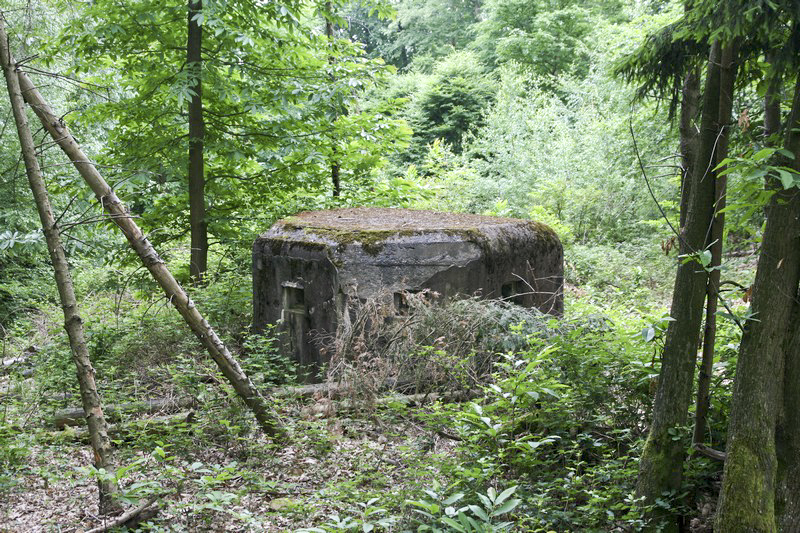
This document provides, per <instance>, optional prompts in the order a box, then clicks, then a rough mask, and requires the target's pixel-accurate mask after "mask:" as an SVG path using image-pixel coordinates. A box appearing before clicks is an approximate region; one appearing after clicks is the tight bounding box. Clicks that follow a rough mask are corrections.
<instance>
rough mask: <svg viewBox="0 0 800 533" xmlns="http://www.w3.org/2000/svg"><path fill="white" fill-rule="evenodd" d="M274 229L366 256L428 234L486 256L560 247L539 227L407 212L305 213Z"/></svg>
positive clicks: (503, 220)
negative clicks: (530, 243)
mask: <svg viewBox="0 0 800 533" xmlns="http://www.w3.org/2000/svg"><path fill="white" fill-rule="evenodd" d="M277 226H278V227H282V228H283V229H284V230H286V231H302V232H303V233H305V234H308V235H315V236H318V237H321V238H323V239H325V240H328V241H332V242H335V243H336V244H337V245H339V246H341V247H343V248H346V247H347V246H348V245H350V244H358V245H360V246H361V247H362V249H363V250H364V251H365V252H366V253H368V254H370V255H377V254H379V253H381V252H382V251H383V249H384V247H385V246H386V240H387V239H389V238H391V237H405V236H413V235H425V234H431V233H444V234H446V235H450V236H453V237H457V238H458V239H460V240H464V241H467V242H472V243H474V244H476V245H478V246H479V247H481V248H482V249H483V251H484V253H485V254H486V255H487V256H491V255H495V254H493V253H492V252H497V251H499V250H493V248H496V247H498V246H500V247H502V248H508V247H509V246H511V245H512V242H513V241H516V240H518V239H520V238H522V239H523V240H538V241H544V242H545V243H547V244H550V245H559V243H560V241H559V239H558V236H557V235H556V234H555V232H554V231H553V230H552V229H551V228H549V227H548V226H546V225H544V224H542V223H539V222H534V221H529V220H519V219H513V218H502V217H490V216H482V215H469V214H463V213H444V212H437V211H422V210H419V211H418V210H411V209H389V208H353V209H334V210H328V211H308V212H305V213H300V214H299V215H296V216H293V217H288V218H286V219H283V220H280V221H279V222H278V223H277ZM494 232H497V234H498V235H497V238H493V237H492V233H494ZM522 235H525V237H523V236H522ZM509 239H510V240H509ZM505 241H509V242H505Z"/></svg>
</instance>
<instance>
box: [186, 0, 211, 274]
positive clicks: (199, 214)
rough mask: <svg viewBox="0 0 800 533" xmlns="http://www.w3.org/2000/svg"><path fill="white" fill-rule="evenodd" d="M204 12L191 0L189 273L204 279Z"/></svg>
mask: <svg viewBox="0 0 800 533" xmlns="http://www.w3.org/2000/svg"><path fill="white" fill-rule="evenodd" d="M202 12H203V1H202V0H189V31H188V39H187V44H186V68H187V71H188V72H189V75H190V80H191V81H193V82H194V85H193V86H192V89H193V90H194V94H193V95H192V99H191V100H190V101H189V229H190V234H191V246H192V250H191V253H190V259H189V275H190V276H191V277H192V279H193V280H195V281H197V282H202V281H203V275H204V274H205V271H206V270H207V269H208V223H207V222H206V197H205V187H206V180H205V174H204V171H203V141H204V137H205V124H204V123H203V57H202V42H203V27H202V26H201V25H200V24H198V21H197V20H196V18H195V17H196V16H197V15H200V14H202Z"/></svg>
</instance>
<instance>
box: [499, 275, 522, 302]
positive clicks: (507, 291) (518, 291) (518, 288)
mask: <svg viewBox="0 0 800 533" xmlns="http://www.w3.org/2000/svg"><path fill="white" fill-rule="evenodd" d="M526 292H528V291H527V287H526V286H525V283H524V282H523V281H522V280H520V279H516V280H513V281H509V282H508V283H504V284H503V286H502V287H500V297H501V298H502V299H503V300H506V301H509V302H511V303H515V304H517V305H522V300H523V296H524V295H525V293H526Z"/></svg>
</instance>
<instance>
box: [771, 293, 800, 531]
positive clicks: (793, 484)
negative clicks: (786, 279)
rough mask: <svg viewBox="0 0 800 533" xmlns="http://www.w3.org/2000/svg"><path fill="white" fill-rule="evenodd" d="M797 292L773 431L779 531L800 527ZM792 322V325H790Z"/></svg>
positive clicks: (799, 297) (799, 309) (799, 313)
mask: <svg viewBox="0 0 800 533" xmlns="http://www.w3.org/2000/svg"><path fill="white" fill-rule="evenodd" d="M798 302H800V292H798V294H797V297H796V298H795V304H794V313H793V318H792V320H791V321H790V325H789V329H790V330H791V329H794V332H793V333H792V332H791V331H788V332H787V334H788V335H787V337H789V338H790V339H791V340H790V341H789V345H788V348H787V350H786V361H785V364H784V375H783V411H782V413H781V416H780V418H779V419H778V426H777V428H776V431H775V448H776V453H777V456H778V476H777V488H776V491H775V515H776V521H777V523H778V528H779V529H778V530H779V531H786V532H788V531H800V386H798V384H800V327H797V325H796V324H798V320H800V303H798ZM792 324H794V326H792Z"/></svg>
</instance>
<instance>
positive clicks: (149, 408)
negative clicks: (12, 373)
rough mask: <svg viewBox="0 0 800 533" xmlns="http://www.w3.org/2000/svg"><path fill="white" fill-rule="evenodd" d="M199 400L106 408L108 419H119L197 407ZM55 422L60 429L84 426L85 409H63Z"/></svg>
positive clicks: (191, 399) (54, 418)
mask: <svg viewBox="0 0 800 533" xmlns="http://www.w3.org/2000/svg"><path fill="white" fill-rule="evenodd" d="M196 403H197V402H195V400H194V399H193V398H184V399H181V400H147V401H144V402H133V403H121V404H112V405H107V406H105V408H104V412H105V415H106V420H109V421H119V420H120V418H121V417H122V415H123V414H153V413H158V412H162V411H170V410H172V411H176V410H177V409H186V408H187V407H195V405H196ZM53 424H54V425H55V426H56V428H58V429H64V428H65V427H67V426H83V425H84V424H86V414H85V413H84V412H83V409H78V408H76V407H72V408H69V409H62V410H61V411H57V412H56V414H55V415H53Z"/></svg>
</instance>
